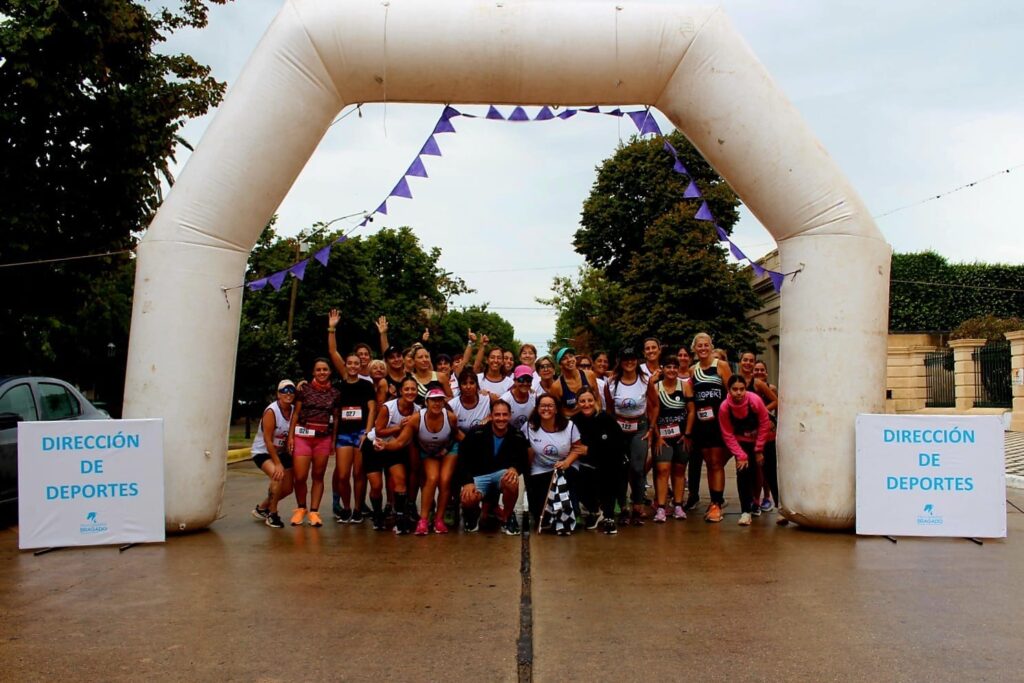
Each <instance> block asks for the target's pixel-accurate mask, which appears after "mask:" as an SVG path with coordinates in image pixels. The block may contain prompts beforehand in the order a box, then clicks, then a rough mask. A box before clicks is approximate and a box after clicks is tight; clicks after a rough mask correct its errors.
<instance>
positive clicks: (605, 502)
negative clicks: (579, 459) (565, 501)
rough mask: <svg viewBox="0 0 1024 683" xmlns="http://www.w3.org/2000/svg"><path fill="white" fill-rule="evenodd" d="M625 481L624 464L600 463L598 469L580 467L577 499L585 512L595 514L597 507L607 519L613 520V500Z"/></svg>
mask: <svg viewBox="0 0 1024 683" xmlns="http://www.w3.org/2000/svg"><path fill="white" fill-rule="evenodd" d="M625 479H626V464H625V463H620V464H618V465H611V464H605V463H602V464H601V465H600V466H599V467H587V466H586V465H583V466H581V467H580V476H579V498H580V502H581V503H583V505H585V506H586V508H587V512H589V513H591V514H596V513H597V509H598V506H600V508H601V513H602V514H604V516H605V517H607V518H608V519H615V500H616V498H617V497H618V496H619V493H620V491H621V486H622V482H623V481H625Z"/></svg>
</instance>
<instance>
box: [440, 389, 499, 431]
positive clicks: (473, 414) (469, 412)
mask: <svg viewBox="0 0 1024 683" xmlns="http://www.w3.org/2000/svg"><path fill="white" fill-rule="evenodd" d="M448 407H449V408H451V409H452V412H453V413H455V418H456V421H457V422H458V424H459V429H461V430H462V431H466V430H467V429H469V428H470V427H475V426H477V425H478V424H482V423H483V421H484V420H486V419H487V418H488V417H490V415H491V397H490V396H488V395H486V394H480V395H478V396H477V400H476V405H475V406H474V407H472V408H467V407H466V406H464V405H462V399H461V398H458V397H456V398H453V399H452V400H450V401H448Z"/></svg>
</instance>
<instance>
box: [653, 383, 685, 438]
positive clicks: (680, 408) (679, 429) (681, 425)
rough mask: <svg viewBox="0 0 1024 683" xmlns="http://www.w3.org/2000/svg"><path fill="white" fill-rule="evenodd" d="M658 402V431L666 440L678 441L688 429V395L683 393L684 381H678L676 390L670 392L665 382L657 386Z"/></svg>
mask: <svg viewBox="0 0 1024 683" xmlns="http://www.w3.org/2000/svg"><path fill="white" fill-rule="evenodd" d="M657 391H658V402H659V403H660V410H659V412H658V430H659V431H660V433H661V436H662V437H663V438H666V439H676V438H679V437H680V436H682V433H683V430H685V429H686V394H684V393H683V380H681V379H677V380H676V388H675V390H674V391H672V392H669V391H666V390H665V381H664V380H662V381H660V382H658V384H657Z"/></svg>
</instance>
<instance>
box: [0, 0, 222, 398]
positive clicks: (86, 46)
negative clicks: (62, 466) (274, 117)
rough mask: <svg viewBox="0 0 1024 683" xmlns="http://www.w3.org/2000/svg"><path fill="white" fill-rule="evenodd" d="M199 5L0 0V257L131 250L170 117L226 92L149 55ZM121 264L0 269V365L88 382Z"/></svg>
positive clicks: (119, 344)
mask: <svg viewBox="0 0 1024 683" xmlns="http://www.w3.org/2000/svg"><path fill="white" fill-rule="evenodd" d="M210 1H211V2H217V3H222V2H224V0H210ZM206 13H207V7H206V4H205V3H204V2H201V1H200V0H186V1H185V2H183V3H181V5H180V7H179V9H177V10H172V9H167V8H164V9H159V10H155V9H149V8H147V5H145V4H143V3H141V2H130V1H129V0H61V1H60V2H56V1H54V0H7V2H4V3H3V10H2V13H0V58H2V66H0V93H2V98H3V100H2V106H0V146H2V148H3V154H2V155H0V196H2V200H0V205H2V206H3V221H0V263H10V262H20V261H29V260H37V259H46V258H59V257H65V256H79V255H84V254H91V253H101V252H107V251H118V250H123V249H129V248H131V247H133V246H134V244H135V240H136V235H137V234H138V233H139V232H140V231H141V230H142V229H143V228H144V227H145V226H146V225H147V224H148V223H149V221H150V219H151V218H152V215H153V213H154V211H155V210H156V207H157V205H158V204H159V201H160V181H161V179H162V178H168V174H167V165H168V163H169V161H170V160H173V158H174V150H175V148H176V145H177V144H178V143H179V142H183V141H182V140H181V139H180V137H179V135H178V133H179V131H180V129H181V127H182V126H183V125H184V124H185V122H186V120H188V119H189V118H192V117H195V116H199V115H201V114H204V113H206V112H207V111H208V110H209V109H210V108H211V107H213V106H215V105H216V104H217V103H218V102H219V101H220V98H221V96H222V94H223V91H224V84H223V83H220V82H218V81H216V80H215V79H214V78H212V77H211V76H210V70H209V68H208V67H206V66H204V65H202V64H199V63H198V62H196V61H195V60H194V59H193V58H192V57H190V56H188V55H182V54H158V53H156V52H155V51H154V47H155V46H156V45H157V44H159V43H160V42H162V41H163V40H165V39H166V37H167V36H168V35H169V34H170V33H171V32H173V31H174V30H177V29H180V28H186V27H194V28H199V27H202V26H204V25H205V24H206ZM132 269H133V266H132V264H131V263H130V262H129V261H127V259H124V258H123V257H122V258H121V259H120V260H111V259H93V260H83V261H72V262H67V263H63V264H56V265H52V266H47V267H21V268H13V269H2V270H0V288H2V290H3V291H4V292H7V293H12V292H17V295H16V296H12V295H7V296H4V297H3V304H0V315H2V324H0V349H2V351H3V354H4V365H5V369H9V370H12V371H23V372H25V371H32V372H46V373H51V374H60V375H62V376H65V377H67V378H69V379H72V380H74V381H78V382H80V383H86V382H88V380H89V379H90V378H92V377H94V375H95V370H96V366H95V364H94V363H92V362H91V361H92V360H93V356H92V355H91V354H92V351H93V349H92V347H93V346H95V347H96V348H102V349H103V353H106V352H107V349H108V345H109V344H114V346H115V348H116V349H117V353H118V354H119V357H120V359H121V360H122V366H123V355H120V354H123V352H124V349H125V348H126V346H127V328H128V320H129V316H128V314H127V310H128V302H129V301H130V292H131V286H130V283H131V277H130V275H131V272H132ZM112 273H113V274H112ZM124 283H127V289H124V288H123V287H117V288H116V291H114V290H112V287H114V286H115V285H123V284H124ZM83 341H84V342H85V346H86V347H88V348H87V349H86V350H85V353H84V354H83V348H82V347H83ZM108 370H109V368H108Z"/></svg>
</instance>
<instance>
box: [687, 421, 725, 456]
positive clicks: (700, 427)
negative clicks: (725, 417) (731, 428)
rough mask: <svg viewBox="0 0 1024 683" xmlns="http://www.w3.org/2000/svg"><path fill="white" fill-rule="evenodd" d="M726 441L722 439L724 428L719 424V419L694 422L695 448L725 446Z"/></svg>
mask: <svg viewBox="0 0 1024 683" xmlns="http://www.w3.org/2000/svg"><path fill="white" fill-rule="evenodd" d="M724 447H725V442H724V441H722V428H721V426H719V424H718V420H717V419H716V420H709V421H707V422H702V421H700V420H696V421H694V423H693V448H694V450H696V449H701V448H724Z"/></svg>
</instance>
